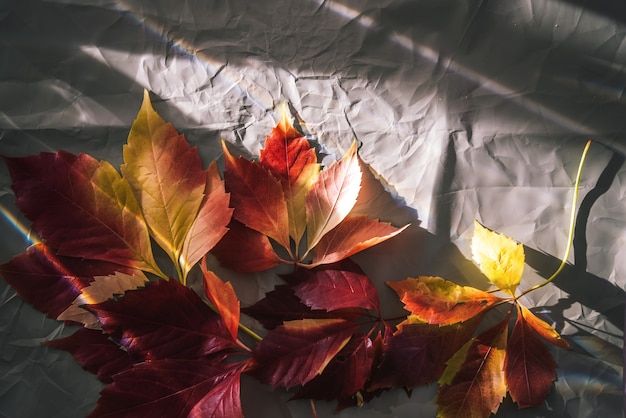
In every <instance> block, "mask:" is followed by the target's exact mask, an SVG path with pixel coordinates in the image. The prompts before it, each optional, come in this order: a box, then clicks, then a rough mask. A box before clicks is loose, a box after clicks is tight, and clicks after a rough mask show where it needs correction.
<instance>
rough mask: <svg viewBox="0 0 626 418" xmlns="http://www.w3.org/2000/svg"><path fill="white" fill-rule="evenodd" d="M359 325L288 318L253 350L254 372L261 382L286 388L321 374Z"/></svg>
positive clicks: (330, 320)
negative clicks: (290, 319)
mask: <svg viewBox="0 0 626 418" xmlns="http://www.w3.org/2000/svg"><path fill="white" fill-rule="evenodd" d="M357 327H358V325H357V324H354V323H352V322H348V321H345V320H343V319H302V320H297V321H288V322H285V323H284V324H283V325H281V326H279V327H277V328H275V329H273V330H272V331H270V332H269V333H268V334H267V336H266V337H265V338H263V341H261V342H260V343H259V344H258V345H257V347H256V349H255V350H254V351H253V353H252V358H253V359H254V361H255V363H254V364H255V366H256V367H255V368H254V369H253V370H252V372H251V373H252V374H253V375H254V376H256V377H257V378H258V379H259V380H260V381H261V382H262V383H267V384H270V385H272V386H274V387H276V386H284V387H286V388H287V389H288V388H290V387H292V386H296V385H304V384H305V383H307V382H308V381H310V380H311V379H313V378H314V377H315V376H317V375H318V374H320V373H322V371H323V370H324V368H325V367H326V365H327V364H328V362H329V361H330V360H331V359H332V358H333V357H334V356H335V355H336V354H337V353H338V352H339V351H340V350H341V349H342V348H343V347H344V346H345V345H346V344H347V343H348V341H349V340H350V337H351V335H352V333H353V332H354V331H355V330H356V328H357Z"/></svg>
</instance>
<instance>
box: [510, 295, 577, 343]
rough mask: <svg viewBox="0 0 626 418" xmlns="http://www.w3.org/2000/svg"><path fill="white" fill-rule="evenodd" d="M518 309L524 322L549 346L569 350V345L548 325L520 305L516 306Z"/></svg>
mask: <svg viewBox="0 0 626 418" xmlns="http://www.w3.org/2000/svg"><path fill="white" fill-rule="evenodd" d="M518 306H519V308H520V313H521V315H522V316H523V317H524V319H525V320H526V323H527V324H528V325H529V326H531V327H532V328H533V329H534V330H535V332H537V334H539V336H540V337H541V338H543V339H544V340H546V341H547V342H549V343H550V344H553V345H556V346H557V347H561V348H570V345H569V343H568V342H567V341H566V340H564V339H563V337H561V335H559V333H558V332H557V331H556V330H555V329H554V328H552V327H551V326H550V325H548V324H547V323H545V322H544V321H543V320H541V319H539V318H537V316H536V315H535V314H534V313H532V312H531V311H529V310H528V309H526V308H525V307H524V306H522V305H518Z"/></svg>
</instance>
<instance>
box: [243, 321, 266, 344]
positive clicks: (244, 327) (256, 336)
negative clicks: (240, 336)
mask: <svg viewBox="0 0 626 418" xmlns="http://www.w3.org/2000/svg"><path fill="white" fill-rule="evenodd" d="M239 329H240V330H241V331H243V332H245V333H246V334H248V335H249V336H250V337H252V338H254V339H255V340H257V341H263V337H261V336H260V335H259V334H257V333H256V332H254V331H252V330H251V329H250V328H248V327H247V326H245V325H244V324H242V323H241V322H240V323H239Z"/></svg>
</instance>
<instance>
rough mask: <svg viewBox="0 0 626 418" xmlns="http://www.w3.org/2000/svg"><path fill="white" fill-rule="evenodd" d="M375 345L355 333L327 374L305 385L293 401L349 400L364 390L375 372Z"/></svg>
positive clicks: (336, 357) (362, 335)
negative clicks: (373, 368) (373, 371)
mask: <svg viewBox="0 0 626 418" xmlns="http://www.w3.org/2000/svg"><path fill="white" fill-rule="evenodd" d="M374 355H375V353H374V346H373V344H372V340H370V338H369V337H368V336H367V335H365V334H359V333H357V334H355V335H354V336H352V339H350V341H349V342H348V344H346V345H345V346H344V347H343V348H342V349H341V351H339V353H337V355H336V356H335V357H334V358H333V359H332V360H331V361H330V362H329V363H328V365H327V366H326V368H325V369H324V372H323V373H322V374H320V375H318V376H317V377H315V378H313V380H311V381H309V382H308V383H307V384H305V385H304V386H303V387H302V388H301V389H300V390H299V391H298V393H296V394H295V395H294V396H293V398H292V399H319V400H324V401H332V400H335V399H345V398H349V397H351V396H353V395H354V394H355V393H357V392H359V391H360V390H363V389H364V388H365V384H366V383H367V381H368V380H369V378H370V375H371V373H372V366H373V364H374Z"/></svg>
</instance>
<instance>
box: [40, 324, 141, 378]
mask: <svg viewBox="0 0 626 418" xmlns="http://www.w3.org/2000/svg"><path fill="white" fill-rule="evenodd" d="M44 344H45V345H47V346H48V347H53V348H57V349H60V350H65V351H67V352H69V353H70V354H72V356H73V357H74V359H75V360H76V362H77V363H78V364H80V365H81V366H82V367H83V368H84V369H85V370H87V371H89V372H91V373H94V374H95V375H97V376H98V378H99V379H100V380H102V381H103V382H105V383H110V382H111V381H112V377H113V376H114V375H115V374H117V373H119V372H121V371H123V370H126V369H128V368H130V367H131V366H132V365H133V363H134V360H133V358H132V357H131V356H130V355H129V354H128V352H126V351H125V350H123V349H122V348H121V347H120V346H119V345H118V344H116V343H115V342H113V341H112V340H111V337H109V336H108V335H106V334H103V333H102V331H98V330H94V329H88V328H79V329H78V330H77V331H76V332H74V333H73V334H72V335H70V336H69V337H65V338H61V339H58V340H52V341H46V342H45V343H44Z"/></svg>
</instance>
